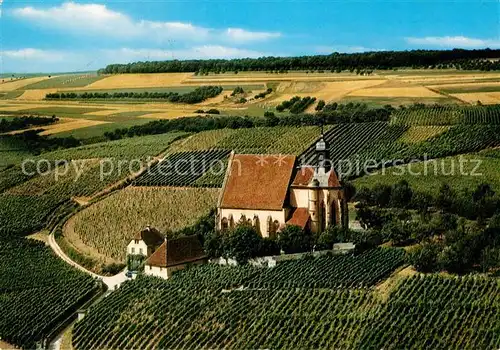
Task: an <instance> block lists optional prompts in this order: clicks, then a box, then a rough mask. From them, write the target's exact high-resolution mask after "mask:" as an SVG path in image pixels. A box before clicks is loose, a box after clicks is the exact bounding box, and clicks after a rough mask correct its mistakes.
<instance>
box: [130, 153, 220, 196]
mask: <svg viewBox="0 0 500 350" xmlns="http://www.w3.org/2000/svg"><path fill="white" fill-rule="evenodd" d="M229 153H230V151H228V150H215V149H213V150H208V151H194V152H181V153H174V154H171V155H169V156H168V157H167V158H166V159H164V160H162V161H161V162H159V163H158V164H156V165H155V166H153V167H151V168H150V169H148V170H147V171H146V172H145V173H144V174H142V175H141V176H140V177H139V178H138V179H137V180H135V181H134V185H135V186H193V185H195V184H196V181H197V180H198V179H199V178H200V177H202V176H204V175H205V174H207V173H208V174H211V175H213V176H214V177H215V178H217V179H218V180H217V181H214V183H213V184H212V185H211V186H213V187H220V186H221V185H222V181H221V180H223V176H224V174H225V164H226V163H227V162H225V161H226V160H227V157H228V156H229ZM205 184H206V183H205Z"/></svg>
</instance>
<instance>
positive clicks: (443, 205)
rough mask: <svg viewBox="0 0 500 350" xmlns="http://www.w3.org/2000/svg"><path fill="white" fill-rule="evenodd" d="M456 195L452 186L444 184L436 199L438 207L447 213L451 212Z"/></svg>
mask: <svg viewBox="0 0 500 350" xmlns="http://www.w3.org/2000/svg"><path fill="white" fill-rule="evenodd" d="M455 196H456V194H455V193H454V191H453V190H452V189H451V187H450V185H448V184H445V183H444V184H442V185H441V187H440V189H439V194H438V196H437V198H436V206H437V207H438V208H439V209H441V210H443V211H446V212H450V211H451V209H452V208H453V204H454V201H455Z"/></svg>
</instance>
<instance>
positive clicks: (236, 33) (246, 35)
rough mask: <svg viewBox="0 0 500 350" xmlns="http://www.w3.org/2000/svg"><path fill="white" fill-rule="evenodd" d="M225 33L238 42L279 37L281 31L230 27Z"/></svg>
mask: <svg viewBox="0 0 500 350" xmlns="http://www.w3.org/2000/svg"><path fill="white" fill-rule="evenodd" d="M225 35H226V36H227V37H228V38H229V39H231V40H233V41H236V42H249V41H261V40H269V39H274V38H279V37H280V36H281V33H277V32H250V31H247V30H244V29H241V28H228V29H226V31H225Z"/></svg>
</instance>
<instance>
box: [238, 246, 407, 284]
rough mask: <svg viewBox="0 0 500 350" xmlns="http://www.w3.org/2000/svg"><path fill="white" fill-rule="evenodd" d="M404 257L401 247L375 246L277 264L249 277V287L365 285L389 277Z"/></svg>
mask: <svg viewBox="0 0 500 350" xmlns="http://www.w3.org/2000/svg"><path fill="white" fill-rule="evenodd" d="M403 261H404V251H402V250H399V249H374V250H370V251H368V252H366V253H364V254H362V255H359V256H351V255H336V256H332V257H329V256H324V257H319V258H315V259H314V260H294V261H286V262H283V263H280V264H278V266H277V267H276V268H273V269H267V270H265V271H264V272H263V273H259V274H257V275H256V276H255V277H254V278H252V279H250V280H249V281H248V282H247V283H246V284H245V286H248V287H249V288H257V289H259V288H278V289H279V288H364V287H369V286H373V285H375V284H376V283H377V282H379V281H380V280H382V279H383V278H385V277H387V276H388V275H389V274H390V273H391V272H392V271H394V269H395V268H396V267H398V266H400V265H401V264H402V263H403Z"/></svg>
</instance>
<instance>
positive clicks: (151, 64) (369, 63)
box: [99, 49, 500, 74]
mask: <svg viewBox="0 0 500 350" xmlns="http://www.w3.org/2000/svg"><path fill="white" fill-rule="evenodd" d="M499 57H500V50H491V49H480V50H463V49H453V50H411V51H377V52H364V53H338V52H334V53H332V54H330V55H315V56H296V57H261V58H242V59H209V60H182V61H181V60H171V61H146V62H134V63H128V64H110V65H108V66H106V68H104V69H101V70H99V74H119V73H169V72H172V73H173V72H199V73H204V72H215V73H223V72H238V71H278V72H286V71H289V70H319V71H321V70H328V71H332V72H341V71H345V70H348V71H351V72H354V71H355V70H367V71H370V70H373V69H382V70H387V69H395V68H401V67H408V68H410V67H411V68H430V69H432V68H436V69H439V68H450V67H454V68H458V69H467V70H470V69H481V70H497V69H500V63H499V62H498V61H494V60H490V59H495V58H499Z"/></svg>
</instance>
